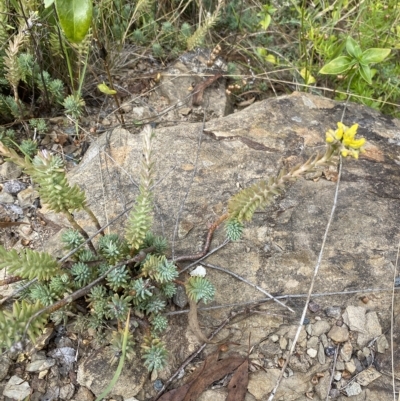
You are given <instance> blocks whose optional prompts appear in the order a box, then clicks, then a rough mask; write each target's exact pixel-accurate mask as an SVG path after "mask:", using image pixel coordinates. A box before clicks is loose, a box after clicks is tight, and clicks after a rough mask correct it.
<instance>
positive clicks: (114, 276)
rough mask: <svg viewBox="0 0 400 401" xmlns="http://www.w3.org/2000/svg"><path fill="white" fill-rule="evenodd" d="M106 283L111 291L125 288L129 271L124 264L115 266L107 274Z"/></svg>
mask: <svg viewBox="0 0 400 401" xmlns="http://www.w3.org/2000/svg"><path fill="white" fill-rule="evenodd" d="M106 280H107V283H108V285H109V286H110V287H111V289H112V290H113V291H118V290H119V289H120V288H126V287H127V286H128V282H129V273H128V271H127V270H126V266H121V267H117V268H116V269H114V270H113V271H112V272H111V273H109V274H108V276H107V278H106Z"/></svg>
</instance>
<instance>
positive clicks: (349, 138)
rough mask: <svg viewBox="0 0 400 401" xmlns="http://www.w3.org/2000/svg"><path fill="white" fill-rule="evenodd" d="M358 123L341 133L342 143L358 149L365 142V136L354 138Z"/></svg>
mask: <svg viewBox="0 0 400 401" xmlns="http://www.w3.org/2000/svg"><path fill="white" fill-rule="evenodd" d="M357 129H358V124H354V125H352V126H351V127H350V128H347V129H346V130H345V132H344V135H343V145H344V146H346V147H347V148H351V149H360V148H361V146H363V145H364V144H365V138H360V139H354V137H355V136H356V134H357Z"/></svg>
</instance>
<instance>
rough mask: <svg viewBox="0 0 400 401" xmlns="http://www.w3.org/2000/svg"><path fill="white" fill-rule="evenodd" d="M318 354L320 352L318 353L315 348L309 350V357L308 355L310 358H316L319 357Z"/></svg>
mask: <svg viewBox="0 0 400 401" xmlns="http://www.w3.org/2000/svg"><path fill="white" fill-rule="evenodd" d="M317 353H318V351H317V350H316V349H314V348H309V349H308V350H307V355H308V356H309V357H310V358H315V357H316V356H317Z"/></svg>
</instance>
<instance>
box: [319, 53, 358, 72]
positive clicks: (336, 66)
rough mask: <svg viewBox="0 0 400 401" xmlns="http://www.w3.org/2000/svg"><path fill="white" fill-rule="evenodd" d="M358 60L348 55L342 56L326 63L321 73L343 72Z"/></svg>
mask: <svg viewBox="0 0 400 401" xmlns="http://www.w3.org/2000/svg"><path fill="white" fill-rule="evenodd" d="M354 64H356V61H355V60H353V59H352V58H351V57H348V56H340V57H337V58H335V59H334V60H332V61H331V62H329V63H328V64H326V65H324V66H323V67H322V68H321V69H320V70H319V73H320V74H342V73H343V72H345V71H347V70H349V69H350V68H351V67H353V65H354Z"/></svg>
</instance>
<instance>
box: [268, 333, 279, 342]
mask: <svg viewBox="0 0 400 401" xmlns="http://www.w3.org/2000/svg"><path fill="white" fill-rule="evenodd" d="M270 340H271V341H272V342H273V343H276V342H277V341H278V340H279V336H278V335H277V334H272V336H271V337H270Z"/></svg>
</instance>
